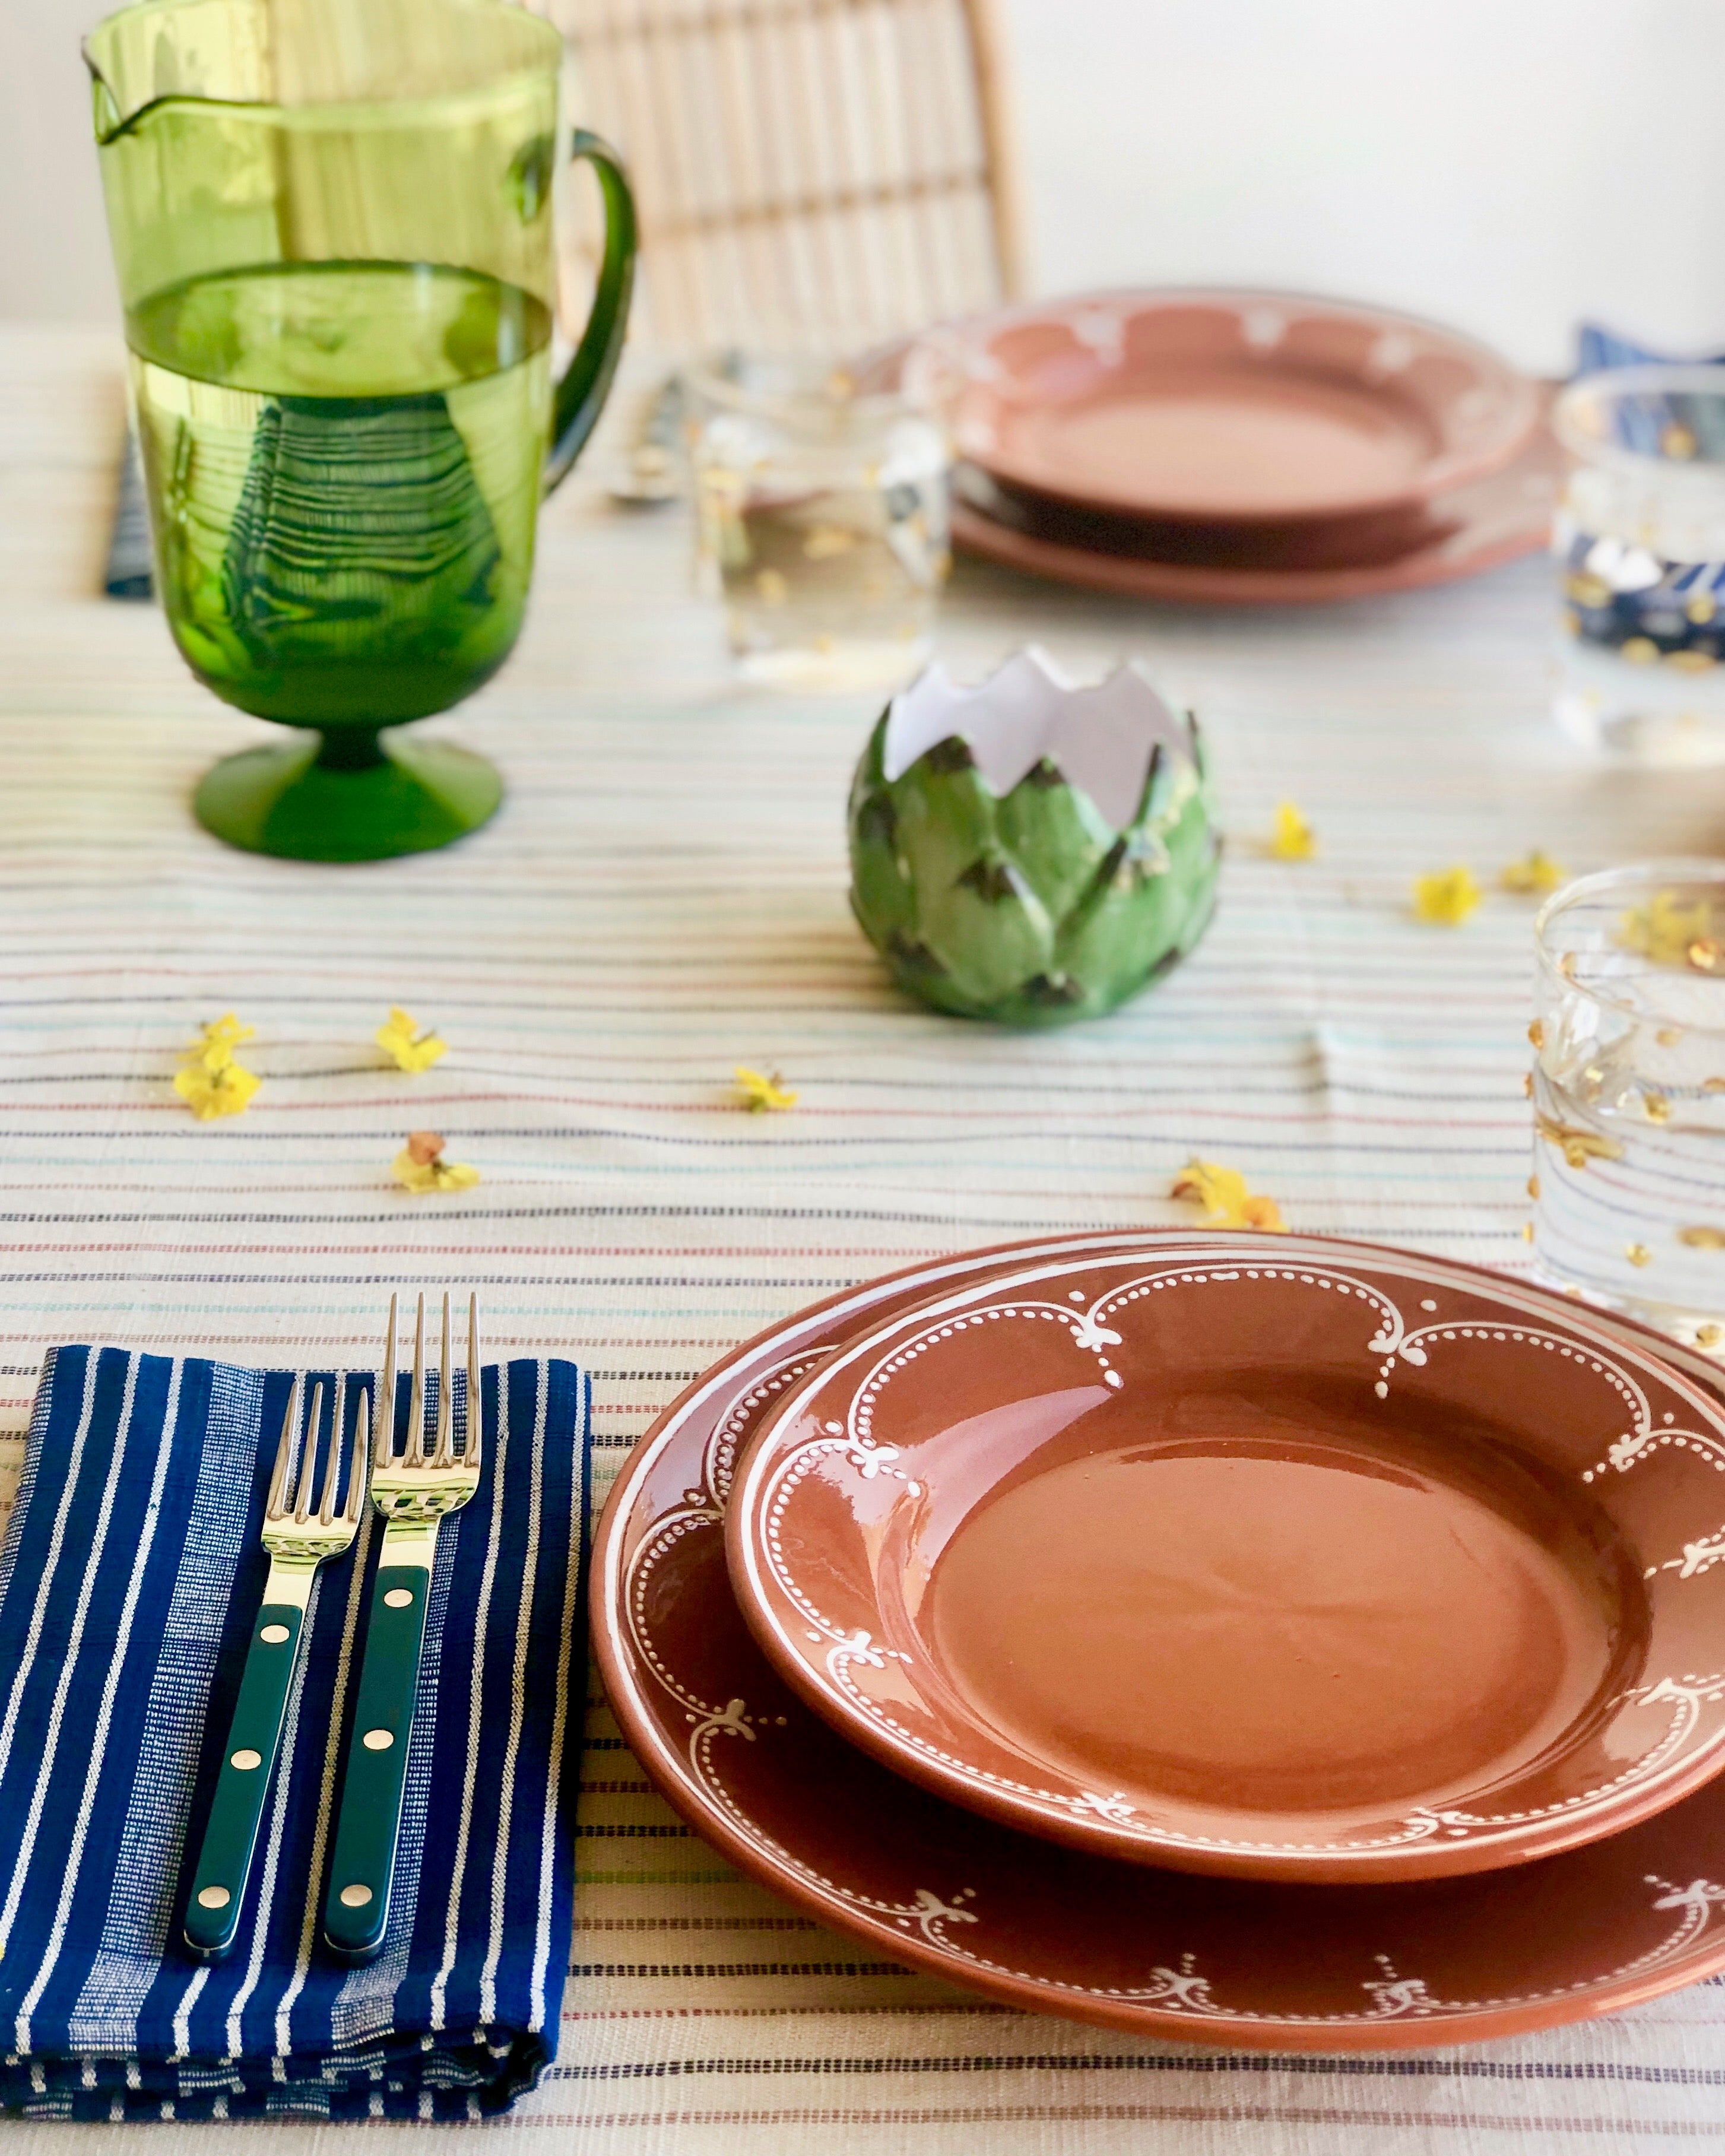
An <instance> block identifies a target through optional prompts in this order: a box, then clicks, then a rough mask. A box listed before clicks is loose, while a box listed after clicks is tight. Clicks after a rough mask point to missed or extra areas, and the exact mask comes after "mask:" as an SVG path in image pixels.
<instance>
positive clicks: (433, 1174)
mask: <svg viewBox="0 0 1725 2156" xmlns="http://www.w3.org/2000/svg"><path fill="white" fill-rule="evenodd" d="M443 1154H444V1139H443V1138H442V1137H440V1136H439V1133H438V1132H435V1131H413V1132H409V1133H408V1142H407V1143H406V1144H405V1145H404V1146H403V1147H402V1149H401V1151H400V1152H398V1154H397V1155H396V1156H395V1159H394V1161H393V1163H392V1164H391V1173H393V1176H394V1177H395V1179H396V1181H397V1182H398V1183H400V1185H401V1186H402V1188H403V1189H404V1190H411V1191H413V1192H415V1193H422V1192H424V1191H428V1190H471V1189H472V1188H473V1186H474V1185H475V1183H477V1182H478V1181H479V1179H480V1172H479V1170H478V1169H477V1168H470V1167H469V1166H468V1165H467V1163H465V1161H457V1160H445V1159H444V1157H443Z"/></svg>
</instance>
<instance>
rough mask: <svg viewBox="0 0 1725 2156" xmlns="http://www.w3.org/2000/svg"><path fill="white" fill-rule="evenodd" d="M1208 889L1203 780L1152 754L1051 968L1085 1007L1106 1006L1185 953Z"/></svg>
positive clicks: (1203, 917) (1200, 921) (1179, 762)
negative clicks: (1131, 807) (1137, 807)
mask: <svg viewBox="0 0 1725 2156" xmlns="http://www.w3.org/2000/svg"><path fill="white" fill-rule="evenodd" d="M1207 853H1208V854H1209V855H1210V858H1209V859H1208V860H1206V858H1205V856H1206V854H1207ZM1194 880H1195V881H1196V882H1197V884H1198V885H1199V886H1200V889H1199V890H1198V891H1194ZM1214 886H1215V862H1214V843H1213V840H1212V839H1211V835H1210V828H1209V816H1208V813H1207V808H1206V805H1205V800H1204V784H1203V782H1202V780H1201V779H1200V778H1199V776H1198V773H1196V771H1195V770H1194V768H1193V767H1192V766H1191V765H1190V764H1189V763H1188V762H1186V760H1185V759H1184V757H1164V756H1163V754H1162V752H1161V750H1160V749H1159V748H1158V751H1157V752H1156V754H1155V755H1154V756H1153V758H1152V759H1151V765H1150V769H1149V771H1148V773H1147V774H1146V778H1145V782H1144V794H1143V806H1142V810H1141V813H1140V815H1139V817H1138V819H1137V820H1136V821H1135V822H1134V823H1132V824H1131V825H1129V826H1128V827H1127V829H1126V830H1125V831H1123V832H1122V834H1121V836H1120V838H1119V839H1118V840H1117V842H1116V844H1114V846H1113V847H1112V848H1111V850H1110V851H1109V853H1108V855H1107V857H1106V860H1104V861H1103V862H1102V864H1101V867H1100V868H1099V869H1098V870H1097V871H1096V875H1095V877H1094V879H1093V880H1092V881H1091V886H1090V888H1089V890H1088V891H1086V893H1085V895H1084V896H1083V897H1082V899H1081V901H1079V903H1078V905H1077V906H1076V907H1075V908H1074V909H1073V911H1071V913H1070V915H1069V916H1068V917H1067V919H1066V920H1065V922H1064V924H1063V926H1062V927H1061V931H1060V939H1059V942H1058V944H1057V946H1056V950H1055V964H1056V968H1057V970H1058V971H1059V972H1060V973H1065V975H1067V976H1068V977H1069V978H1071V979H1073V980H1075V981H1076V982H1078V983H1080V985H1081V987H1082V988H1083V989H1084V990H1085V999H1086V1008H1087V1009H1091V1010H1106V1009H1111V1008H1112V1006H1113V1005H1114V1004H1117V1003H1119V1002H1121V1001H1122V1000H1123V999H1124V998H1126V997H1127V996H1128V995H1131V994H1132V993H1133V992H1134V990H1136V989H1137V988H1140V987H1142V984H1143V983H1145V982H1146V981H1147V980H1148V979H1149V978H1150V977H1151V975H1152V974H1153V973H1155V972H1156V971H1157V969H1158V968H1159V967H1161V966H1163V965H1166V964H1169V963H1171V962H1173V959H1175V958H1177V957H1180V956H1181V955H1183V953H1184V952H1186V951H1187V950H1188V949H1189V948H1190V947H1191V945H1192V943H1193V942H1195V941H1196V938H1197V934H1198V932H1199V930H1201V929H1202V927H1203V926H1204V922H1205V921H1207V920H1208V919H1209V911H1210V907H1211V906H1212V904H1213V903H1214Z"/></svg>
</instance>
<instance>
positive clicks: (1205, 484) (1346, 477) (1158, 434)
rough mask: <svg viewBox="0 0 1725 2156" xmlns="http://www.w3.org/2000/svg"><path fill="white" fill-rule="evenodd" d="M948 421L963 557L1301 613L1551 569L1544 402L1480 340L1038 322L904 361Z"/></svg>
mask: <svg viewBox="0 0 1725 2156" xmlns="http://www.w3.org/2000/svg"><path fill="white" fill-rule="evenodd" d="M906 372H907V379H908V380H910V381H911V382H912V383H913V384H915V385H917V386H920V387H921V388H922V390H923V391H924V392H925V393H938V394H940V395H941V396H942V398H943V399H945V400H947V401H949V402H951V401H952V400H953V399H956V408H955V420H956V437H957V450H958V454H959V457H960V459H961V461H960V463H959V465H958V467H957V474H956V478H955V494H956V499H955V503H954V526H953V529H954V535H955V536H956V537H957V540H958V542H959V543H960V544H961V545H963V546H964V547H968V548H970V549H971V550H972V551H973V552H977V553H981V554H985V555H988V556H991V557H993V558H994V559H995V560H997V561H1001V562H1008V563H1010V564H1012V565H1013V566H1014V567H1019V568H1024V569H1028V570H1030V571H1032V572H1036V573H1039V574H1041V575H1045V576H1050V577H1059V578H1061V579H1063V580H1064V581H1065V582H1068V583H1078V584H1087V585H1093V586H1096V587H1097V588H1101V589H1105V590H1113V591H1120V592H1126V593H1132V594H1135V595H1137V596H1140V597H1144V598H1176V599H1189V600H1199V601H1209V602H1215V603H1228V602H1234V603H1253V604H1261V603H1316V602H1321V601H1324V600H1329V599H1339V598H1356V597H1359V596H1363V595H1364V594H1367V593H1373V592H1384V591H1396V590H1404V589H1407V588H1411V587H1414V586H1415V585H1420V584H1429V583H1443V582H1445V581H1448V580H1449V579H1451V578H1454V577H1465V576H1471V575H1473V574H1475V573H1476V572H1478V571H1479V570H1481V569H1484V568H1488V567H1492V566H1494V565H1495V564H1497V562H1503V561H1507V560H1508V559H1510V558H1511V557H1513V556H1515V555H1517V554H1521V553H1526V552H1530V551H1532V549H1534V548H1537V547H1540V546H1542V545H1543V543H1544V542H1545V539H1546V536H1547V534H1548V529H1549V525H1550V517H1551V511H1552V508H1553V503H1554V500H1555V498H1556V493H1557V489H1558V478H1559V475H1560V464H1559V459H1558V452H1557V449H1556V448H1555V445H1554V444H1553V441H1552V439H1551V438H1550V436H1549V435H1548V433H1547V432H1546V430H1545V429H1544V426H1543V419H1542V413H1543V402H1544V399H1543V392H1542V390H1541V388H1540V386H1539V385H1538V384H1537V383H1535V382H1532V381H1530V380H1529V379H1528V378H1527V377H1525V376H1523V375H1520V374H1517V372H1515V370H1514V369H1513V368H1512V367H1509V366H1507V364H1506V363H1505V362H1503V361H1502V360H1501V359H1499V358H1498V357H1497V356H1496V354H1494V353H1492V352H1489V351H1487V350H1486V348H1485V347H1484V346H1481V345H1478V344H1476V343H1474V342H1473V341H1471V340H1470V339H1468V338H1466V337H1463V336H1458V335H1456V334H1455V333H1454V332H1453V331H1448V330H1443V329H1440V328H1436V327H1435V326H1432V325H1431V324H1430V323H1426V322H1421V321H1414V320H1412V319H1410V318H1409V317H1406V316H1398V315H1393V314H1389V313H1385V312H1384V311H1381V310H1378V309H1372V308H1365V307H1357V306H1349V305H1342V304H1340V303H1337V302H1336V301H1332V300H1312V299H1303V298H1300V297H1298V296H1296V295H1291V294H1288V293H1276V292H1242V291H1139V292H1116V293H1105V294H1101V295H1095V296H1092V297H1086V298H1081V299H1076V300H1060V301H1057V302H1048V303H1044V304H1040V305H1034V306H1029V307H1024V308H1019V309H1016V310H1014V311H1010V312H1009V313H1006V314H1002V315H996V316H990V317H988V318H986V319H983V320H980V321H974V322H971V323H968V324H964V325H961V326H959V327H958V328H957V329H955V330H950V331H942V332H940V333H938V334H937V336H932V337H931V338H929V339H927V340H926V341H923V342H922V343H921V344H919V345H917V346H913V347H912V349H911V352H910V354H909V357H908V359H907V361H906Z"/></svg>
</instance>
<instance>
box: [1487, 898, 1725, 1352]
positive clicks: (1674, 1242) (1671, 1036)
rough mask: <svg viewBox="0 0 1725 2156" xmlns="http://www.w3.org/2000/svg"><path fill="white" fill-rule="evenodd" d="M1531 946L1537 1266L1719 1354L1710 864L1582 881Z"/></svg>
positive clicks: (1720, 968) (1722, 971)
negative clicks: (1533, 953)
mask: <svg viewBox="0 0 1725 2156" xmlns="http://www.w3.org/2000/svg"><path fill="white" fill-rule="evenodd" d="M1534 937H1535V942H1536V947H1537V957H1536V1015H1535V1018H1534V1020H1533V1024H1532V1027H1531V1029H1530V1038H1531V1039H1532V1043H1533V1047H1534V1051H1535V1053H1534V1060H1533V1074H1532V1096H1533V1122H1534V1138H1533V1173H1532V1178H1531V1179H1530V1182H1529V1184H1528V1188H1529V1190H1530V1191H1531V1193H1532V1198H1533V1248H1534V1257H1535V1265H1536V1270H1537V1271H1538V1274H1539V1276H1540V1277H1541V1278H1542V1279H1543V1280H1545V1281H1548V1283H1549V1284H1551V1285H1553V1286H1558V1287H1560V1288H1563V1289H1566V1290H1567V1291H1569V1292H1570V1293H1572V1294H1578V1295H1582V1296H1587V1297H1589V1299H1591V1300H1593V1301H1598V1302H1602V1303H1605V1304H1608V1305H1609V1306H1611V1307H1613V1308H1615V1309H1618V1310H1622V1311H1625V1312H1628V1313H1629V1314H1630V1315H1631V1316H1632V1317H1640V1318H1642V1319H1644V1320H1645V1321H1646V1322H1648V1323H1650V1324H1651V1325H1655V1326H1657V1327H1660V1329H1661V1331H1664V1332H1669V1333H1671V1335H1673V1336H1674V1337H1676V1338H1678V1339H1680V1340H1683V1341H1686V1342H1691V1343H1692V1344H1693V1345H1695V1346H1697V1347H1701V1348H1702V1349H1703V1350H1704V1351H1710V1352H1712V1353H1725V861H1709V860H1669V861H1648V862H1644V863H1642V864H1640V865H1638V866H1635V867H1633V868H1621V869H1608V870H1604V872H1603V873H1601V874H1599V875H1589V876H1583V877H1582V878H1581V879H1580V880H1579V881H1578V882H1575V883H1572V884H1570V885H1568V887H1567V888H1566V889H1564V890H1563V891H1558V892H1557V893H1556V894H1555V895H1554V896H1553V897H1552V898H1550V899H1549V900H1548V901H1547V902H1546V904H1545V906H1543V908H1542V909H1541V911H1540V913H1539V916H1538V921H1536V923H1535V927H1534Z"/></svg>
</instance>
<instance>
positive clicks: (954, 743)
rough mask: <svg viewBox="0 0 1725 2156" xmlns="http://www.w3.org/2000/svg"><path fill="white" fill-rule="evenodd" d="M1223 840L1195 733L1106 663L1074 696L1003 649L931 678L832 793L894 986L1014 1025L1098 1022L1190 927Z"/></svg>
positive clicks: (854, 878)
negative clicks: (971, 674)
mask: <svg viewBox="0 0 1725 2156" xmlns="http://www.w3.org/2000/svg"><path fill="white" fill-rule="evenodd" d="M1220 858H1221V840H1220V838H1219V834H1218V833H1217V830H1216V828H1215V824H1214V817H1213V814H1212V807H1211V801H1210V793H1209V782H1208V778H1207V777H1206V773H1205V769H1204V752H1203V748H1202V747H1201V744H1200V742H1199V733H1198V727H1197V724H1196V722H1195V721H1194V719H1193V718H1192V717H1191V716H1190V714H1189V713H1180V714H1177V713H1176V712H1175V711H1173V709H1172V708H1171V707H1170V706H1168V704H1166V703H1165V702H1164V701H1163V699H1162V698H1161V697H1160V696H1158V694H1157V693H1156V691H1155V690H1154V689H1153V688H1152V687H1151V685H1150V684H1149V683H1148V681H1147V680H1145V679H1144V678H1143V676H1142V675H1140V674H1139V673H1137V671H1136V670H1134V669H1133V668H1132V667H1130V666H1122V667H1120V668H1119V669H1117V670H1116V671H1115V672H1114V673H1113V674H1111V675H1109V676H1108V678H1107V680H1104V681H1100V682H1096V683H1092V684H1091V685H1087V686H1084V687H1074V686H1071V685H1069V684H1068V683H1066V682H1065V681H1064V680H1061V679H1060V676H1059V675H1058V674H1057V673H1056V672H1055V670H1054V668H1053V666H1052V665H1051V664H1050V661H1049V660H1048V659H1047V658H1046V657H1045V655H1044V654H1042V653H1041V652H1040V651H1037V650H1035V649H1029V650H1024V651H1020V652H1019V653H1017V654H1015V655H1014V657H1013V658H1011V659H1010V660H1008V661H1007V662H1006V664H1005V665H1004V666H1002V667H1001V668H1000V669H999V671H998V672H997V673H995V674H993V675H990V676H989V677H988V680H985V681H983V682H981V683H980V684H978V685H976V686H974V687H969V688H966V687H963V686H961V685H958V684H957V683H955V682H954V681H953V680H952V679H951V677H950V676H949V675H947V672H946V670H945V669H944V668H943V667H941V666H939V665H935V666H931V667H930V668H929V669H928V670H927V672H925V673H923V674H922V675H919V676H918V677H917V679H916V680H915V681H914V682H912V683H911V685H910V687H909V688H907V689H906V690H903V691H901V694H900V695H898V696H896V697H895V698H894V699H893V701H892V702H891V704H890V705H889V706H887V708H886V711H885V712H884V713H883V714H882V716H881V717H880V721H879V722H878V724H877V725H876V726H875V730H874V732H873V734H872V735H871V736H870V741H869V745H868V747H867V749H866V750H865V752H864V754H863V757H862V761H861V762H860V764H859V765H858V767H857V772H856V777H855V782H854V783H853V784H852V787H851V793H850V870H851V893H850V902H851V906H852V907H853V908H854V910H855V914H856V917H857V919H858V921H860V923H861V926H862V929H863V932H864V934H865V935H866V936H867V937H868V938H869V941H870V942H871V943H872V944H873V945H874V946H875V949H876V950H877V951H879V952H880V955H881V957H883V958H885V960H886V963H887V965H888V966H889V967H890V968H891V970H892V973H893V975H894V978H896V980H897V981H898V983H900V985H901V987H903V988H906V989H908V990H909V991H910V993H911V994H913V995H916V996H919V997H920V998H922V1000H923V1002H925V1003H927V1004H932V1005H933V1006H934V1007H935V1008H936V1009H937V1010H943V1011H951V1012H953V1013H955V1014H957V1015H959V1016H961V1017H965V1018H988V1019H999V1020H1002V1021H1004V1022H1005V1023H1006V1024H1014V1025H1037V1026H1040V1025H1063V1024H1067V1023H1068V1022H1069V1021H1070V1020H1071V1019H1081V1018H1096V1017H1100V1016H1101V1014H1102V1013H1103V1012H1105V1011H1111V1010H1112V1009H1115V1008H1116V1007H1117V1005H1118V1004H1122V1003H1124V1002H1125V1001H1126V1000H1127V998H1128V997H1130V996H1134V995H1136V994H1137V993H1138V991H1139V990H1140V989H1141V988H1147V986H1148V985H1149V983H1151V982H1152V981H1153V980H1155V979H1156V978H1158V976H1160V975H1161V974H1163V973H1166V972H1167V971H1168V968H1170V967H1171V966H1173V965H1174V964H1175V963H1176V962H1178V960H1179V959H1181V958H1183V957H1184V956H1185V955H1186V953H1187V952H1189V950H1191V948H1192V947H1193V946H1194V944H1195V943H1196V942H1197V941H1198V939H1199V937H1200V936H1201V935H1202V934H1203V933H1204V928H1205V927H1206V925H1207V924H1208V922H1209V917H1210V913H1211V911H1212V909H1213V907H1214V903H1215V894H1216V879H1217V873H1218V869H1219V863H1220Z"/></svg>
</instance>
